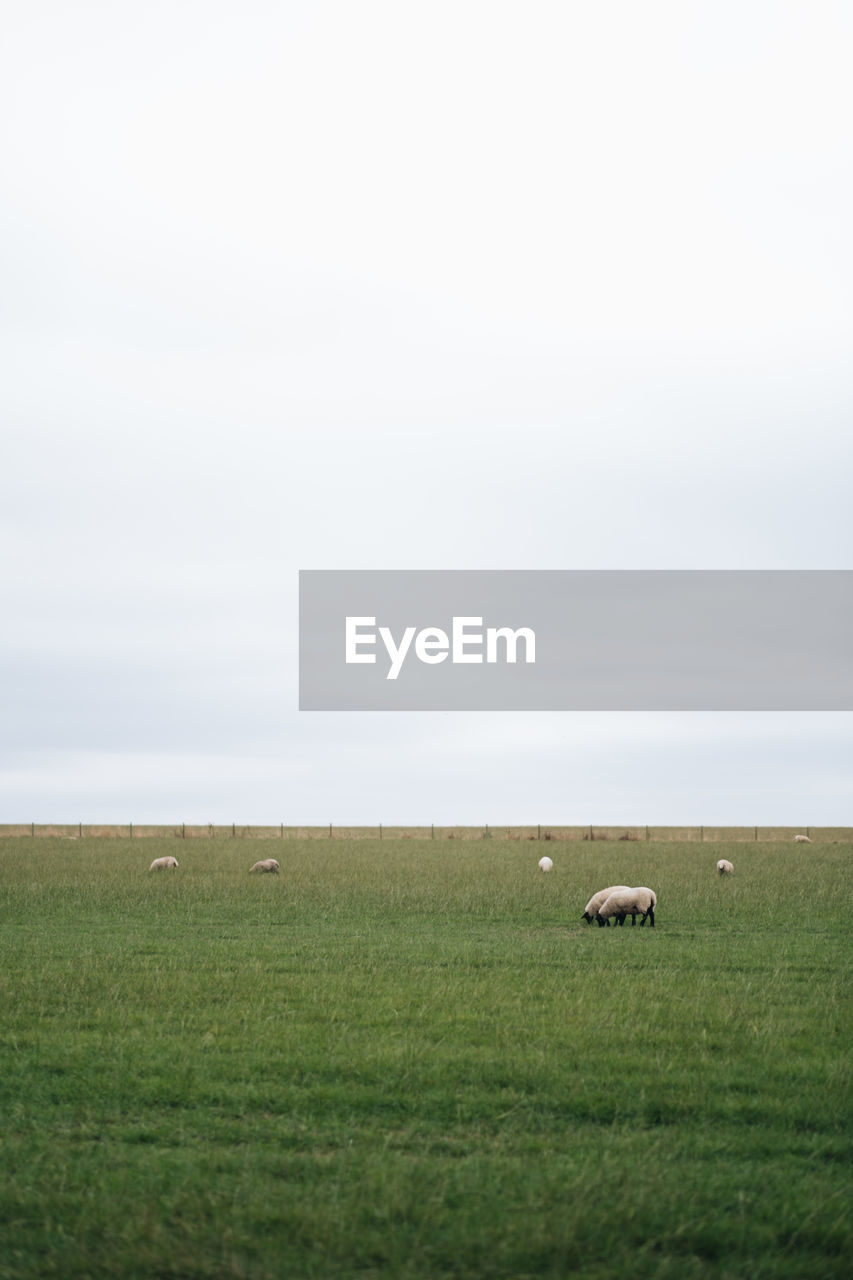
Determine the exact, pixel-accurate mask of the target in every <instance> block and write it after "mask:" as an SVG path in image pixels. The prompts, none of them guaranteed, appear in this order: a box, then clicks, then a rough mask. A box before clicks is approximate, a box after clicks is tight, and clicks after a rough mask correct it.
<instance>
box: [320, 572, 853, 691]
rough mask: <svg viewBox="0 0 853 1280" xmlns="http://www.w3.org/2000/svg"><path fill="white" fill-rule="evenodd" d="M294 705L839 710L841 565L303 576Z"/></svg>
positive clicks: (843, 630) (843, 687)
mask: <svg viewBox="0 0 853 1280" xmlns="http://www.w3.org/2000/svg"><path fill="white" fill-rule="evenodd" d="M299 706H300V709H301V710H303V711H851V710H853V571H851V570H790V571H789V570H784V571H780V570H684V571H681V570H541V571H540V570H506V571H504V570H412V571H404V570H356V571H349V570H303V571H302V572H301V573H300V575H299Z"/></svg>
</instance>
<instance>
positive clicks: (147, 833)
mask: <svg viewBox="0 0 853 1280" xmlns="http://www.w3.org/2000/svg"><path fill="white" fill-rule="evenodd" d="M798 835H800V836H807V837H808V838H809V839H810V840H811V841H812V842H813V843H821V844H827V843H833V844H835V843H847V842H849V841H853V828H851V827H810V826H803V827H762V826H755V827H722V826H698V827H686V826H682V827H659V826H629V827H622V826H599V825H596V824H594V823H592V824H590V825H589V826H555V825H553V824H550V825H547V824H544V823H537V824H536V825H532V826H520V827H506V826H490V825H488V824H486V825H484V826H482V827H465V826H449V827H448V826H435V825H432V824H431V825H430V826H385V825H383V824H382V823H378V824H377V825H376V826H372V827H351V826H336V825H335V824H334V823H329V824H328V825H324V826H320V827H316V826H315V827H308V826H288V825H287V824H285V823H283V822H282V823H279V824H278V825H277V826H276V825H272V826H270V825H266V826H263V825H261V826H257V825H248V824H245V823H240V822H232V823H224V824H223V823H212V822H211V823H201V824H199V823H184V822H178V823H172V824H159V825H152V824H149V823H134V822H129V823H124V824H104V823H98V824H92V823H85V822H75V823H39V822H26V823H7V824H5V825H4V824H0V838H2V837H4V836H11V837H27V836H29V837H30V838H31V839H35V838H37V837H45V836H50V837H53V838H55V839H66V840H74V839H78V840H83V839H113V840H115V839H124V840H128V839H130V840H137V839H138V840H144V839H151V838H158V839H164V838H167V839H168V838H176V839H183V840H237V839H240V840H491V839H495V840H537V841H568V842H572V841H584V840H585V841H591V842H594V841H626V842H627V841H670V842H675V841H677V842H681V843H708V844H714V843H724V842H725V843H732V842H738V843H746V842H749V841H752V842H756V841H757V842H762V841H764V842H767V841H785V840H788V841H791V840H793V839H794V837H795V836H798Z"/></svg>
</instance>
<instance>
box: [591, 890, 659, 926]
mask: <svg viewBox="0 0 853 1280" xmlns="http://www.w3.org/2000/svg"><path fill="white" fill-rule="evenodd" d="M657 905H658V900H657V897H656V896H655V892H654V890H653V889H647V888H646V886H645V885H640V887H639V888H636V889H617V890H616V891H615V892H614V893H611V895H610V897H609V898H608V899H607V901H606V902H605V903H603V904H602V906H601V907H600V908H599V911H598V918H599V921H601V920H604V921H607V920H609V919H610V917H611V916H615V917H616V923H617V924H620V925H622V924H624V923H625V917H626V916H630V917H631V924H632V926H633V925H635V924H636V923H637V916H642V917H643V918H642V920H641V921H640V928H642V927H643V925H644V924H645V923H646V917H647V916H648V919H649V923H650V924H651V926H652V928H653V929H654V927H655V907H656V906H657Z"/></svg>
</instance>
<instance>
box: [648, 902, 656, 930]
mask: <svg viewBox="0 0 853 1280" xmlns="http://www.w3.org/2000/svg"><path fill="white" fill-rule="evenodd" d="M649 924H650V925H651V926H652V928H653V929H654V927H655V909H654V907H649Z"/></svg>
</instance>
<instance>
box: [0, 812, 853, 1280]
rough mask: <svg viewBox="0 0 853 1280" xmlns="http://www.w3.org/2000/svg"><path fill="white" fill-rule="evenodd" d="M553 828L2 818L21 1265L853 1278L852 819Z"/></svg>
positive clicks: (459, 1278)
mask: <svg viewBox="0 0 853 1280" xmlns="http://www.w3.org/2000/svg"><path fill="white" fill-rule="evenodd" d="M267 850H268V852H269V855H270V856H272V855H274V856H275V857H276V858H278V859H279V861H280V863H281V874H280V875H278V876H251V875H249V874H248V868H249V867H250V866H251V864H252V863H253V862H254V861H255V860H256V859H257V858H258V857H263V856H268V854H267ZM544 852H545V847H543V845H542V844H541V843H539V842H527V841H520V842H519V841H507V840H502V839H500V838H499V837H497V836H496V837H494V838H491V839H488V840H482V841H471V842H467V843H465V844H460V843H458V842H453V841H438V840H435V841H430V840H423V841H421V840H389V839H386V840H383V841H381V842H380V841H379V840H361V841H348V840H328V841H325V842H323V841H316V840H315V841H308V840H298V839H293V840H282V841H269V842H264V845H263V847H261V848H259V847H258V843H257V842H253V843H252V844H251V847H250V846H249V845H248V843H247V842H244V841H241V840H239V839H238V840H232V841H228V840H204V839H197V840H192V841H190V840H185V841H181V840H180V839H146V840H129V839H123V840H106V839H102V840H98V839H85V838H84V839H80V840H76V841H75V840H68V839H62V840H59V839H50V838H40V839H37V840H27V839H24V838H20V839H3V840H0V961H2V962H1V963H0V1114H2V1117H3V1122H2V1132H0V1143H2V1148H0V1151H1V1152H2V1154H0V1280H29V1278H31V1277H33V1278H34V1277H62V1278H63V1280H65V1278H68V1277H84V1276H85V1277H92V1278H96V1280H100V1278H106V1277H110V1280H116V1278H117V1277H130V1278H136V1277H138V1280H151V1277H174V1278H175V1280H177V1278H178V1277H181V1278H187V1280H190V1278H192V1280H195V1278H201V1277H247V1278H251V1280H266V1278H270V1280H272V1278H275V1280H278V1278H279V1277H288V1278H289V1280H296V1278H301V1277H306V1278H307V1277H312V1278H316V1280H330V1277H336V1278H337V1277H343V1278H347V1277H359V1278H361V1280H368V1278H369V1277H380V1276H382V1277H385V1276H389V1277H400V1278H401V1280H425V1278H428V1277H447V1278H449V1277H453V1278H454V1280H473V1278H475V1277H477V1278H480V1277H485V1278H494V1280H498V1278H502V1280H524V1277H542V1276H544V1277H554V1278H555V1280H556V1278H558V1277H559V1278H560V1280H564V1278H565V1277H568V1276H582V1277H590V1278H601V1280H603V1278H604V1277H610V1276H630V1277H631V1280H645V1278H649V1280H651V1278H654V1280H665V1278H666V1280H669V1278H671V1280H704V1278H706V1277H708V1278H710V1277H715V1278H718V1277H719V1278H723V1280H740V1278H741V1277H742V1278H743V1280H747V1278H748V1280H796V1278H798V1277H802V1280H830V1278H831V1277H841V1276H846V1275H847V1274H848V1271H849V1266H850V1254H851V1248H853V1231H851V1194H850V1193H851V1182H850V1168H851V1142H850V1093H849V1085H850V1080H849V1066H850V1058H849V1050H850V1044H851V1037H850V1030H851V1027H850V1004H849V967H850V963H849V957H850V948H849V943H848V938H849V934H850V929H851V910H853V900H851V893H850V888H849V858H850V852H851V846H850V845H849V844H840V843H834V844H829V843H827V844H820V843H815V844H812V845H811V846H805V847H801V846H795V845H794V844H793V843H791V842H788V841H786V842H785V843H755V844H719V843H714V844H705V845H697V844H695V843H691V844H688V843H656V842H654V841H651V842H650V843H617V842H613V843H611V842H599V841H596V842H595V843H590V844H581V843H573V844H561V843H559V842H552V843H550V844H549V845H548V846H547V852H548V855H549V856H550V857H552V858H553V860H554V868H553V870H552V871H550V872H549V873H547V874H543V873H541V872H540V871H538V869H537V861H538V859H539V857H540V856H541V855H542V854H543V853H544ZM168 854H174V855H175V856H177V858H178V859H179V862H180V867H179V869H178V870H177V871H174V872H161V873H153V874H150V873H149V872H148V869H147V868H148V865H149V863H150V861H151V860H152V859H153V858H154V857H158V856H165V855H168ZM721 857H726V858H729V859H731V861H732V862H733V863H734V866H735V874H734V876H733V877H726V878H722V879H721V878H720V877H719V876H718V875H717V873H716V870H715V864H716V861H717V859H718V858H721ZM611 883H626V884H647V885H650V886H652V887H653V888H654V889H655V890H656V892H657V895H658V908H657V913H656V927H655V928H654V929H651V928H649V927H646V928H643V929H641V928H639V927H636V928H631V926H630V921H629V922H627V923H626V925H625V926H624V927H623V928H621V929H620V928H608V929H599V928H598V927H597V926H595V925H592V926H588V925H586V924H585V923H583V922H582V921H581V920H580V918H579V917H580V914H581V912H582V911H583V907H584V904H585V903H586V900H587V898H588V897H589V896H590V895H591V893H592V892H593V891H595V890H596V889H599V888H601V887H603V886H604V885H606V884H611Z"/></svg>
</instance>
